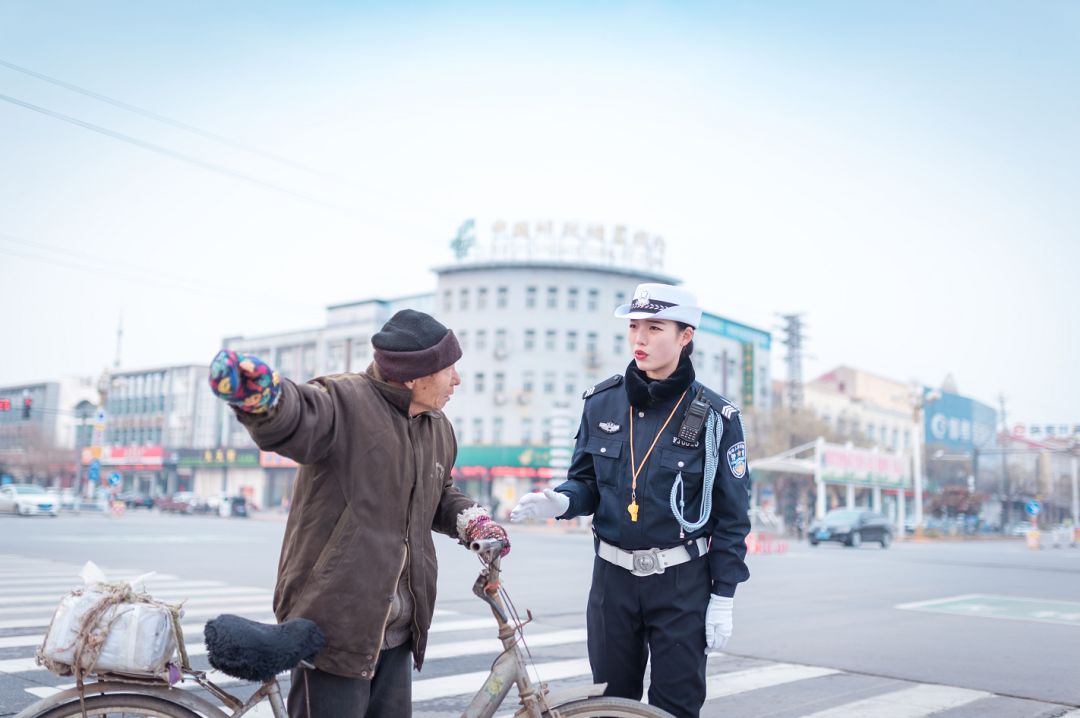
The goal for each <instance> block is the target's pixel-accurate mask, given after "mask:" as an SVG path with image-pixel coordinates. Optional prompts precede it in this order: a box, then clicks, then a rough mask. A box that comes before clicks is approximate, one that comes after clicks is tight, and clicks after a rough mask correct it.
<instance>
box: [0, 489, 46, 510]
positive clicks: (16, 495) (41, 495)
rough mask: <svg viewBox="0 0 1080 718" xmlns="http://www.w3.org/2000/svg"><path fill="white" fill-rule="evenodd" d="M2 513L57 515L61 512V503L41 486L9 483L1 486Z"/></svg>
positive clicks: (0, 502) (0, 501)
mask: <svg viewBox="0 0 1080 718" xmlns="http://www.w3.org/2000/svg"><path fill="white" fill-rule="evenodd" d="M0 513H11V514H18V515H20V516H31V515H33V514H47V515H49V516H56V515H57V514H59V513H60V504H59V503H58V502H57V501H56V499H55V498H54V497H53V496H50V495H49V494H47V493H46V492H45V489H43V488H41V487H40V486H32V485H29V484H8V485H7V486H0Z"/></svg>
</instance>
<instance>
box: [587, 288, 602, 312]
mask: <svg viewBox="0 0 1080 718" xmlns="http://www.w3.org/2000/svg"><path fill="white" fill-rule="evenodd" d="M599 299H600V292H599V290H596V289H590V290H589V304H588V306H586V309H588V310H589V311H590V312H595V311H596V309H597V307H598V306H599Z"/></svg>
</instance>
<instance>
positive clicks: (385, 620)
mask: <svg viewBox="0 0 1080 718" xmlns="http://www.w3.org/2000/svg"><path fill="white" fill-rule="evenodd" d="M405 535H406V536H408V533H406V534H405ZM408 558H409V545H408V544H405V551H404V552H403V553H402V554H401V565H400V566H398V572H397V574H398V579H397V581H396V582H395V583H394V595H395V596H396V595H397V591H398V584H399V583H400V582H401V572H402V571H404V570H405V563H406V562H407V561H408ZM409 593H410V594H411V593H412V588H411V587H410V589H409ZM393 610H394V601H393V599H392V598H391V600H390V605H389V606H387V607H386V615H385V616H383V623H382V630H381V631H379V643H378V645H377V646H376V647H375V662H374V663H373V664H372V665H371V676H372V678H374V677H375V664H377V663H378V662H379V656H380V655H382V650H383V647H382V644H383V640H384V639H385V638H386V626H387V625H388V624H389V622H390V612H391V611H393ZM413 615H414V616H415V615H416V610H415V608H414V609H413Z"/></svg>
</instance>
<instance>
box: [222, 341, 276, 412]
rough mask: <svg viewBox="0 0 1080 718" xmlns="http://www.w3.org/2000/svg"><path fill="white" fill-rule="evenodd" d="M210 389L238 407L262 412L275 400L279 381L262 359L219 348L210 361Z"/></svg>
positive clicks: (269, 407)
mask: <svg viewBox="0 0 1080 718" xmlns="http://www.w3.org/2000/svg"><path fill="white" fill-rule="evenodd" d="M210 389H211V390H212V391H213V392H214V394H215V395H217V397H218V398H219V399H224V400H225V401H226V402H228V403H229V404H230V405H232V406H235V407H236V408H237V409H240V410H241V411H246V412H247V413H249V414H262V413H265V412H267V411H269V410H270V409H271V408H272V407H273V406H274V404H276V403H277V401H278V397H280V396H281V381H280V380H279V379H278V373H277V372H276V371H274V370H273V369H271V368H270V365H269V364H267V363H266V362H264V361H263V360H262V359H259V358H258V357H254V356H250V355H247V354H237V353H236V352H234V351H232V350H231V349H222V350H221V351H219V352H218V353H217V356H216V357H214V361H212V362H211V363H210Z"/></svg>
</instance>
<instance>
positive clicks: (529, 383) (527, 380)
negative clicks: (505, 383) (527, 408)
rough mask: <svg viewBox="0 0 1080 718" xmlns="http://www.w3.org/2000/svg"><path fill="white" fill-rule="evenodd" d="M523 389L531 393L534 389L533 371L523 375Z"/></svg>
mask: <svg viewBox="0 0 1080 718" xmlns="http://www.w3.org/2000/svg"><path fill="white" fill-rule="evenodd" d="M521 390H522V391H524V392H526V393H529V394H531V393H532V390H533V373H532V372H531V371H527V372H525V373H524V374H522V375H521Z"/></svg>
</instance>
